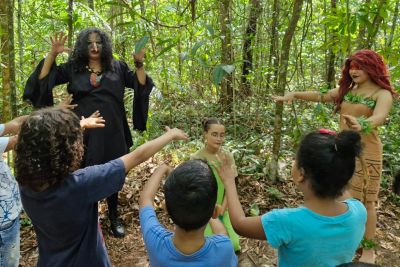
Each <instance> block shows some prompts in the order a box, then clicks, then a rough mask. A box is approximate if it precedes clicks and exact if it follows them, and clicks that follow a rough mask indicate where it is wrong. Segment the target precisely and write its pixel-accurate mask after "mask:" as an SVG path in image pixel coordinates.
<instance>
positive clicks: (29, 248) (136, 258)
mask: <svg viewBox="0 0 400 267" xmlns="http://www.w3.org/2000/svg"><path fill="white" fill-rule="evenodd" d="M157 161H158V160H157V159H154V158H153V159H150V160H149V161H147V162H145V163H143V164H141V165H140V166H138V167H136V168H135V169H134V170H133V171H131V172H130V173H129V175H128V177H127V180H126V183H125V185H124V188H123V189H122V191H121V192H120V213H121V217H122V219H123V221H124V223H125V225H126V230H127V235H126V236H125V237H124V238H122V239H119V238H114V237H112V236H111V234H110V230H109V227H108V221H107V216H106V209H107V205H106V204H105V202H104V201H102V202H101V203H100V205H99V211H100V222H101V225H102V229H103V234H104V237H105V242H106V246H107V248H108V252H109V255H110V258H111V261H112V263H113V266H116V267H129V266H143V267H144V266H149V264H148V258H147V255H146V249H145V247H144V243H143V240H142V236H141V233H140V226H139V215H138V212H139V205H138V198H139V192H140V190H141V188H142V185H144V183H145V181H147V179H148V178H149V176H150V175H151V173H152V171H153V170H154V169H155V168H156V167H157ZM288 172H289V171H287V174H288ZM238 187H240V190H239V193H240V200H241V203H242V205H243V207H244V208H245V210H246V211H248V210H249V208H250V206H251V205H252V204H253V203H256V204H257V206H258V207H259V210H260V214H262V213H265V212H266V211H268V210H270V209H272V208H282V207H295V206H297V205H298V204H300V203H301V199H302V197H301V195H300V194H299V193H298V191H296V189H295V185H294V184H293V183H292V182H291V180H290V178H288V180H286V181H284V182H283V183H280V184H278V185H276V184H272V183H271V181H269V180H268V178H267V177H261V178H255V177H254V176H239V178H238ZM271 188H276V189H278V190H279V191H280V192H281V193H283V195H282V194H280V193H279V192H278V191H276V190H271ZM388 196H390V194H389V192H388V191H387V190H382V191H381V194H380V202H379V207H378V230H377V243H378V248H377V264H379V265H381V266H393V267H394V266H400V257H399V255H400V220H399V219H400V206H396V205H395V204H394V203H393V202H392V201H390V200H389V197H388ZM162 199H163V195H162V193H160V192H159V193H158V194H157V197H156V199H155V206H156V211H157V214H158V218H159V220H160V221H161V222H162V223H163V224H164V225H166V226H167V227H168V228H171V227H172V224H171V221H170V220H169V219H168V216H167V214H166V213H165V212H164V211H163V210H162V208H161V201H162ZM397 204H399V201H397ZM24 217H25V218H26V215H22V222H26V225H23V226H22V227H21V256H22V258H21V261H20V266H22V267H27V266H35V264H36V262H37V258H38V250H37V242H36V238H35V233H34V231H33V227H32V225H30V224H29V221H28V220H26V219H24ZM241 247H242V249H241V254H240V255H239V266H242V267H253V266H265V267H267V266H277V264H276V262H277V253H276V251H275V250H274V249H272V248H271V247H270V246H269V245H268V244H267V243H266V242H265V241H257V240H250V239H247V238H241Z"/></svg>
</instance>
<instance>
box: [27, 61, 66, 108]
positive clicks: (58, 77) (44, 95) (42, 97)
mask: <svg viewBox="0 0 400 267" xmlns="http://www.w3.org/2000/svg"><path fill="white" fill-rule="evenodd" d="M43 63H44V59H43V60H42V61H40V63H39V65H38V66H37V67H36V69H35V70H34V72H33V73H32V74H31V76H30V77H29V79H28V81H27V82H26V85H25V89H24V94H23V97H22V98H23V99H24V100H28V101H30V102H31V103H32V105H33V106H34V107H35V108H42V107H47V106H52V105H53V104H54V101H53V88H54V86H56V85H59V84H63V83H66V82H68V81H69V78H68V77H69V75H68V74H69V68H70V67H69V64H61V65H60V66H57V65H56V64H55V63H54V64H53V65H52V66H51V69H50V72H49V74H48V75H47V76H46V77H44V78H43V79H41V80H39V75H40V72H41V70H42V67H43Z"/></svg>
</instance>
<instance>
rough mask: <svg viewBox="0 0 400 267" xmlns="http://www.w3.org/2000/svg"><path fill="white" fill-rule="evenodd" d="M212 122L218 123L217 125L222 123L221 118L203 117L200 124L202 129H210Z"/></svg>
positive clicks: (205, 130)
mask: <svg viewBox="0 0 400 267" xmlns="http://www.w3.org/2000/svg"><path fill="white" fill-rule="evenodd" d="M213 124H218V125H224V123H223V122H222V120H220V119H217V118H205V119H204V120H203V121H202V122H201V125H202V126H203V131H204V132H208V130H209V129H210V127H211V125H213Z"/></svg>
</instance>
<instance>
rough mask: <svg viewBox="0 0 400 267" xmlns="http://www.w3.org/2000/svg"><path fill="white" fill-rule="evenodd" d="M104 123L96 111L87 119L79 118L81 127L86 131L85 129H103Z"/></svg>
mask: <svg viewBox="0 0 400 267" xmlns="http://www.w3.org/2000/svg"><path fill="white" fill-rule="evenodd" d="M105 122H106V121H105V120H104V119H103V117H101V116H100V112H99V111H98V110H96V111H95V112H94V113H93V114H92V115H90V116H89V117H88V118H85V117H83V116H82V117H81V122H80V123H81V127H82V128H84V129H86V128H104V127H105V124H104V123H105Z"/></svg>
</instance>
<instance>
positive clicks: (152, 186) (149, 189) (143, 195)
mask: <svg viewBox="0 0 400 267" xmlns="http://www.w3.org/2000/svg"><path fill="white" fill-rule="evenodd" d="M170 172H171V167H169V166H168V165H166V164H162V165H160V166H159V167H158V168H157V169H156V170H155V171H154V172H153V174H152V175H151V177H150V179H149V180H148V181H147V183H146V185H145V186H144V188H143V190H142V192H140V198H139V207H140V209H141V208H143V207H145V206H152V205H153V201H154V197H155V195H156V193H157V190H158V188H159V187H160V183H161V180H162V179H163V178H164V177H165V176H167V175H168V174H169V173H170Z"/></svg>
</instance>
